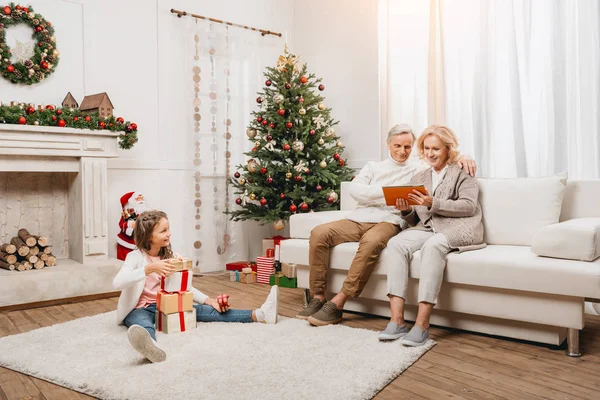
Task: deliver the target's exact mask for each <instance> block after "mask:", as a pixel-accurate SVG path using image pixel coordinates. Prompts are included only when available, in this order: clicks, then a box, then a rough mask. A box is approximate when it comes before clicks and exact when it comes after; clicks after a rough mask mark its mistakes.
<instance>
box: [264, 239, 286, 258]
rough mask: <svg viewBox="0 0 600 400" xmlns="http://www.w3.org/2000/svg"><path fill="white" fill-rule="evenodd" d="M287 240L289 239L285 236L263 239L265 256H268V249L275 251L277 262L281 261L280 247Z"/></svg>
mask: <svg viewBox="0 0 600 400" xmlns="http://www.w3.org/2000/svg"><path fill="white" fill-rule="evenodd" d="M285 239H289V238H286V237H283V236H273V237H272V238H269V239H263V242H262V243H263V256H266V255H267V250H268V249H273V250H274V253H275V254H274V255H273V256H274V257H275V260H279V245H280V244H281V241H282V240H285Z"/></svg>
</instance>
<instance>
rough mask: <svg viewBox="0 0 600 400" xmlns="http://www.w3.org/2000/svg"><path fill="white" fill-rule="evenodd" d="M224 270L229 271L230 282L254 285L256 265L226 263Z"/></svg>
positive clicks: (238, 262)
mask: <svg viewBox="0 0 600 400" xmlns="http://www.w3.org/2000/svg"><path fill="white" fill-rule="evenodd" d="M225 269H227V270H228V271H229V280H230V281H231V282H242V283H256V271H257V266H256V263H249V262H247V261H235V262H230V263H227V264H226V265H225Z"/></svg>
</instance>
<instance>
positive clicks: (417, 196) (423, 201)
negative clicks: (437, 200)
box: [408, 189, 433, 207]
mask: <svg viewBox="0 0 600 400" xmlns="http://www.w3.org/2000/svg"><path fill="white" fill-rule="evenodd" d="M425 191H427V189H425ZM408 198H409V199H411V200H412V201H414V202H415V203H417V205H419V206H427V207H431V206H432V205H433V197H431V196H430V195H429V193H427V194H423V193H421V192H419V191H418V190H414V189H413V191H412V193H409V194H408Z"/></svg>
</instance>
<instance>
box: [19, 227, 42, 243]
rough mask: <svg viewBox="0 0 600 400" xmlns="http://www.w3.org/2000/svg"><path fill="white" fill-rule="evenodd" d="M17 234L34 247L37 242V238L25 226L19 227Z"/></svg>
mask: <svg viewBox="0 0 600 400" xmlns="http://www.w3.org/2000/svg"><path fill="white" fill-rule="evenodd" d="M17 235H18V236H19V237H20V238H21V239H22V240H23V241H24V242H25V244H26V245H27V246H29V247H33V246H35V245H36V244H37V239H36V238H35V237H33V235H32V234H30V233H29V231H28V230H27V229H25V228H21V229H19V232H18V233H17Z"/></svg>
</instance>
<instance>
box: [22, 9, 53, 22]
mask: <svg viewBox="0 0 600 400" xmlns="http://www.w3.org/2000/svg"><path fill="white" fill-rule="evenodd" d="M23 12H25V13H28V12H29V8H27V7H23ZM47 24H48V26H50V22H47Z"/></svg>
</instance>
